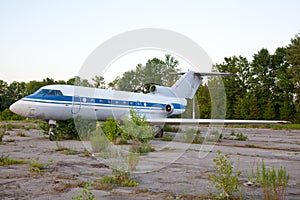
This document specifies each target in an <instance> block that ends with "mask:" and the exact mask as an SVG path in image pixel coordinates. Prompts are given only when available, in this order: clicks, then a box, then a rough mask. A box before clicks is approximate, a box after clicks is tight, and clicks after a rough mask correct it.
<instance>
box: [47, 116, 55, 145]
mask: <svg viewBox="0 0 300 200" xmlns="http://www.w3.org/2000/svg"><path fill="white" fill-rule="evenodd" d="M48 124H49V125H50V129H49V132H48V135H49V140H50V141H53V140H54V139H55V138H54V137H55V136H54V132H53V131H54V128H55V125H56V121H55V120H49V122H48Z"/></svg>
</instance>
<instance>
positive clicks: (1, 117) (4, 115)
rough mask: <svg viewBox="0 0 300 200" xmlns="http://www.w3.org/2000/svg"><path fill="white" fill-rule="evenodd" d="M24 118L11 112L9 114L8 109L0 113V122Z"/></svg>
mask: <svg viewBox="0 0 300 200" xmlns="http://www.w3.org/2000/svg"><path fill="white" fill-rule="evenodd" d="M24 119H25V117H22V116H20V115H17V114H15V113H13V112H11V111H10V110H9V109H8V108H6V109H5V110H3V111H2V112H0V121H5V120H24Z"/></svg>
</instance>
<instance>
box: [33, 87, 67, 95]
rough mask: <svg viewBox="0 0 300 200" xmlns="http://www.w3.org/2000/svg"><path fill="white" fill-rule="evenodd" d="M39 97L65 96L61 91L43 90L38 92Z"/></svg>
mask: <svg viewBox="0 0 300 200" xmlns="http://www.w3.org/2000/svg"><path fill="white" fill-rule="evenodd" d="M37 95H39V96H63V94H62V92H61V91H60V90H48V89H42V90H40V91H38V92H37Z"/></svg>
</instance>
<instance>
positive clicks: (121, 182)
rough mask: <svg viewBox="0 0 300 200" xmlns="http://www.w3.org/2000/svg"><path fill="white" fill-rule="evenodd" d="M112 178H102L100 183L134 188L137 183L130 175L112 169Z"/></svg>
mask: <svg viewBox="0 0 300 200" xmlns="http://www.w3.org/2000/svg"><path fill="white" fill-rule="evenodd" d="M112 173H113V176H103V177H102V180H101V183H102V184H107V185H111V186H114V187H116V186H121V187H135V186H138V182H137V181H135V180H134V179H132V178H131V176H130V173H129V172H126V171H119V170H115V169H113V171H112Z"/></svg>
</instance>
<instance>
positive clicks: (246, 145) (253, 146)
mask: <svg viewBox="0 0 300 200" xmlns="http://www.w3.org/2000/svg"><path fill="white" fill-rule="evenodd" d="M245 147H248V148H258V146H256V145H254V144H245Z"/></svg>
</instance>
